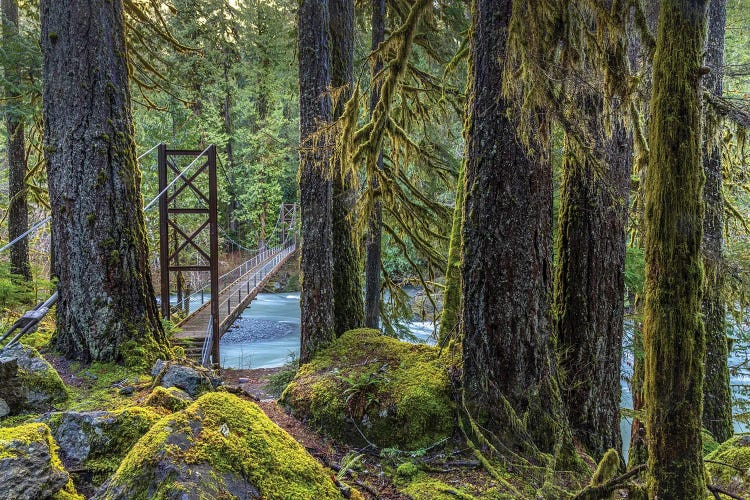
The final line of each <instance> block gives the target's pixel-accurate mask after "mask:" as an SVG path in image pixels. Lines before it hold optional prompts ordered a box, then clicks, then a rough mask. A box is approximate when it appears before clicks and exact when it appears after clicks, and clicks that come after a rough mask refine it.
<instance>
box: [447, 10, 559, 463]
mask: <svg viewBox="0 0 750 500" xmlns="http://www.w3.org/2000/svg"><path fill="white" fill-rule="evenodd" d="M512 3H513V2H512V1H511V0H501V1H498V0H474V2H473V6H472V30H471V35H470V42H471V50H470V56H469V58H470V61H469V64H470V70H469V89H468V103H467V114H468V116H467V120H466V125H465V126H466V129H465V131H464V134H465V137H466V163H465V176H466V180H465V188H466V192H465V208H464V223H463V230H462V231H463V251H462V260H463V267H462V289H463V298H464V305H463V314H462V317H463V328H464V342H463V393H464V401H465V404H466V409H467V410H468V411H469V413H470V414H471V415H472V416H473V418H474V420H476V421H477V422H478V423H479V424H480V425H482V426H483V428H484V429H485V430H487V431H488V432H490V433H492V434H494V436H495V437H496V438H497V440H498V441H500V442H503V443H504V444H505V445H506V446H510V447H511V448H517V449H519V448H520V449H523V448H524V447H525V444H526V443H527V442H528V441H529V440H531V441H533V444H535V445H536V447H537V448H539V449H541V450H542V451H545V452H550V451H552V449H553V448H554V445H555V442H556V438H557V436H556V435H557V432H556V431H557V424H558V422H557V419H558V417H559V413H558V412H559V408H560V399H559V392H558V390H557V385H556V374H555V369H554V366H555V365H554V362H553V356H552V350H551V336H550V330H551V320H550V306H549V300H550V297H551V294H552V276H551V272H552V261H551V257H552V173H551V166H550V164H549V162H548V161H547V160H546V154H545V153H544V152H543V151H535V152H534V156H532V155H531V154H530V153H529V151H528V150H527V148H525V147H524V146H523V145H522V141H521V140H520V139H519V137H518V135H517V127H516V123H515V122H514V121H513V120H511V119H509V116H513V115H514V113H513V112H512V111H511V112H508V108H509V107H511V104H510V102H508V101H506V100H505V99H503V98H502V97H500V96H501V95H502V75H503V60H504V58H505V51H506V40H507V28H508V21H509V19H510V15H511V8H512V7H511V5H512ZM522 422H528V423H530V425H528V426H524V425H523V423H522ZM525 431H528V432H527V433H526V432H525Z"/></svg>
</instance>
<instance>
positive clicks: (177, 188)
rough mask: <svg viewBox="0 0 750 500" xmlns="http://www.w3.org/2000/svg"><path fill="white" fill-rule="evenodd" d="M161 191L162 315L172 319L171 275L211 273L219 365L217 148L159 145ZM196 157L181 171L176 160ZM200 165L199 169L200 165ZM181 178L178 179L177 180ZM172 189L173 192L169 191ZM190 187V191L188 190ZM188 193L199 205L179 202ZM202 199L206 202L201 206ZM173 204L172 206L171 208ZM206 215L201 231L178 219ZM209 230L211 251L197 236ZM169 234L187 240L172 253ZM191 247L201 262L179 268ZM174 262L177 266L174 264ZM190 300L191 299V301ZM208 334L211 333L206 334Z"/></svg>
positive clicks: (215, 356) (214, 343)
mask: <svg viewBox="0 0 750 500" xmlns="http://www.w3.org/2000/svg"><path fill="white" fill-rule="evenodd" d="M158 149H159V192H160V193H162V195H161V196H160V198H159V257H160V258H159V261H160V262H159V264H160V268H161V297H162V300H161V312H162V316H164V317H165V318H169V317H170V313H171V311H170V304H169V283H170V280H169V273H170V272H171V271H208V272H209V273H210V283H211V299H210V300H211V305H210V308H211V316H212V318H213V321H212V322H211V325H212V332H211V339H212V342H211V357H212V360H213V364H214V365H215V366H218V365H219V361H220V359H221V358H220V352H219V340H220V332H219V327H220V324H221V321H220V318H219V224H218V222H219V219H218V213H217V212H218V210H217V209H218V205H219V201H218V200H219V198H218V194H217V186H218V183H217V177H216V146H215V145H213V144H212V145H210V146H209V147H208V148H206V149H205V150H203V151H197V150H182V149H167V146H166V145H164V144H160V145H159V148H158ZM179 156H183V157H193V158H195V160H194V161H193V163H194V164H196V166H195V167H194V168H192V169H191V170H189V171H188V170H187V169H186V170H185V171H182V172H181V171H180V170H179V169H178V167H177V164H176V163H175V162H174V160H173V159H172V158H173V157H179ZM200 157H205V158H206V161H205V163H204V164H203V165H200V163H199V159H200ZM198 165H200V166H198ZM170 172H172V173H173V174H174V176H175V177H174V178H173V180H172V181H171V183H170V182H169V181H168V176H169V173H170ZM201 176H203V177H202V178H203V179H205V177H206V176H207V177H208V192H206V191H205V186H206V184H205V180H203V182H202V183H201ZM178 177H179V180H178ZM167 187H170V188H171V191H172V192H171V193H170V192H168V191H167ZM188 188H189V189H188ZM185 191H191V192H192V194H193V195H194V197H193V199H194V200H197V201H198V203H199V205H200V206H192V207H186V206H182V205H181V204H180V203H179V195H180V193H183V192H185ZM201 200H204V202H207V205H208V207H206V204H204V203H201ZM170 204H172V205H173V206H171V207H170ZM179 215H182V216H187V215H192V216H203V219H202V221H203V223H202V224H201V225H200V226H199V227H198V229H187V228H184V227H181V225H180V220H179V218H178V217H177V216H179ZM206 228H208V231H209V242H208V249H206V248H205V240H203V241H204V243H200V242H199V240H198V237H199V235H200V234H202V233H203V231H204V230H205V229H206ZM170 231H173V232H174V233H176V235H178V236H179V237H181V238H182V239H183V240H184V241H183V243H182V244H181V245H179V246H178V247H177V249H176V250H174V251H173V252H172V253H170V248H169V241H170V240H169V236H170ZM186 247H189V248H190V249H191V250H194V251H195V252H196V253H197V255H198V256H199V257H202V261H203V262H202V263H196V265H180V264H179V262H180V261H179V260H178V259H177V257H178V256H179V254H180V252H181V251H182V250H183V249H185V248H186ZM173 262H175V265H173V264H172V263H173ZM188 300H189V299H188ZM201 303H203V289H201ZM206 333H207V334H208V332H206Z"/></svg>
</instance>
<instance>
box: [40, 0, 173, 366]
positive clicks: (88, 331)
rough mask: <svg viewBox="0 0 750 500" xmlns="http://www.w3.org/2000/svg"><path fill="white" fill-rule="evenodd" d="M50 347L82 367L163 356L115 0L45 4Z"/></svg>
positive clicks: (119, 13)
mask: <svg viewBox="0 0 750 500" xmlns="http://www.w3.org/2000/svg"><path fill="white" fill-rule="evenodd" d="M40 10H41V23H42V36H41V41H42V42H41V43H42V52H43V57H44V64H43V82H44V118H45V120H44V121H45V134H44V137H45V141H44V142H45V150H46V152H47V166H48V177H49V193H50V200H51V205H52V215H53V221H52V226H53V249H54V252H55V270H54V271H55V274H56V275H57V276H58V277H59V279H60V282H59V286H58V290H59V293H60V297H59V301H58V305H57V329H56V332H55V337H54V343H55V345H56V346H57V348H58V349H60V350H61V351H62V352H63V353H64V354H65V355H66V356H67V357H69V358H72V359H78V360H81V361H84V362H89V361H93V360H101V361H110V360H125V361H126V362H131V363H144V362H148V361H149V360H151V359H153V358H156V357H157V356H165V355H167V352H168V351H167V349H168V346H167V340H166V338H165V335H164V331H163V329H162V327H161V323H160V320H159V315H158V311H157V307H156V302H155V300H154V292H153V287H152V284H151V274H150V270H149V266H148V264H149V260H148V246H147V244H146V236H145V234H144V222H143V212H142V210H141V208H140V207H141V203H142V198H141V193H140V173H139V172H140V171H139V169H138V165H137V163H136V152H135V143H134V141H133V124H132V118H131V114H130V92H129V85H128V67H127V60H126V57H127V55H126V47H125V34H124V19H123V10H122V2H121V0H112V1H110V0H107V1H105V0H92V1H83V0H71V1H67V2H57V1H52V0H44V1H42V2H41V4H40Z"/></svg>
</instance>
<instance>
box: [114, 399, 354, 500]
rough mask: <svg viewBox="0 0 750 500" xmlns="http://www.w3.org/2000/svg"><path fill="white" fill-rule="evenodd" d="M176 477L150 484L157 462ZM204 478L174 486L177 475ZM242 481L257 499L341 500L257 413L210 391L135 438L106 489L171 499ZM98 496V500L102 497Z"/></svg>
mask: <svg viewBox="0 0 750 500" xmlns="http://www.w3.org/2000/svg"><path fill="white" fill-rule="evenodd" d="M163 462H168V463H169V464H172V466H173V469H174V470H175V474H174V475H173V476H171V477H168V478H166V480H164V481H162V480H161V478H159V479H157V478H156V470H157V469H159V467H160V466H159V464H160V463H163ZM183 464H184V465H185V466H186V468H187V469H186V470H187V472H185V473H186V474H189V473H190V471H204V469H205V468H206V467H207V468H208V469H207V470H208V471H210V473H204V472H201V475H200V476H198V477H196V476H191V480H190V484H185V483H184V482H181V481H180V479H181V478H180V477H179V476H178V475H177V472H176V471H178V470H179V471H183V472H184V469H182V468H181V466H182V465H183ZM227 477H229V478H237V477H240V478H244V480H246V481H247V482H248V483H249V484H251V485H253V486H254V487H255V488H257V489H258V491H259V493H260V496H261V497H262V498H316V499H318V498H320V499H324V498H340V497H341V495H340V493H339V491H338V490H337V488H336V487H335V485H334V483H333V481H331V479H330V471H327V470H326V469H324V468H323V467H322V466H321V465H320V464H319V463H318V462H317V461H315V459H313V458H312V457H311V456H310V455H309V454H308V453H307V452H306V451H305V450H304V449H303V448H302V447H301V446H300V445H299V444H298V443H297V442H296V441H294V439H292V438H291V436H289V435H288V434H287V433H286V432H285V431H283V430H282V429H281V428H279V427H278V426H277V425H276V424H274V423H273V422H272V421H271V420H270V419H268V417H266V415H265V414H264V413H263V412H262V411H261V409H260V408H259V407H258V406H257V405H255V404H253V403H250V402H247V401H244V400H242V399H240V398H238V397H236V396H234V395H232V394H228V393H222V392H214V393H208V394H205V395H204V396H202V397H201V398H199V399H198V400H197V401H196V402H195V403H193V404H192V405H190V406H189V407H188V408H187V409H185V410H183V411H181V412H178V413H175V414H173V415H170V416H168V417H165V418H163V419H162V420H161V421H159V422H158V423H157V424H156V425H154V426H153V427H152V428H151V430H150V431H149V432H148V433H147V434H146V435H145V436H143V438H141V439H140V440H139V441H138V443H137V444H136V445H135V446H134V447H133V449H132V451H131V452H130V453H129V454H128V455H127V457H126V458H125V460H123V462H122V464H121V465H120V467H119V468H118V469H117V472H115V474H114V475H113V476H112V480H111V482H110V483H109V484H110V488H111V489H115V488H123V487H124V488H126V491H127V493H128V498H134V499H145V498H155V499H158V498H167V497H169V498H172V495H173V494H174V493H175V492H176V491H179V490H180V488H190V489H192V490H193V491H195V488H196V487H198V488H208V489H210V488H219V489H221V488H222V487H223V486H222V485H223V483H224V482H225V479H226V478H227ZM108 497H109V493H108V492H104V494H103V496H102V498H108Z"/></svg>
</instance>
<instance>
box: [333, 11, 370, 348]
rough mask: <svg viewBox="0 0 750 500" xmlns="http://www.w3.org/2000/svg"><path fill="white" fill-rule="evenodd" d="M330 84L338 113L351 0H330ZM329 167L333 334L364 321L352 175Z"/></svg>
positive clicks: (348, 78)
mask: <svg viewBox="0 0 750 500" xmlns="http://www.w3.org/2000/svg"><path fill="white" fill-rule="evenodd" d="M330 3H331V9H330V36H331V87H333V88H339V89H342V92H341V93H340V94H339V96H338V99H337V100H336V105H335V106H334V108H333V119H334V120H335V119H337V118H338V117H339V116H341V113H342V112H343V110H344V104H345V103H346V101H347V100H348V99H349V97H350V96H351V93H352V73H353V67H354V0H330ZM343 167H345V168H342V165H336V166H334V169H333V208H332V217H333V241H335V242H336V244H335V245H334V247H333V308H334V313H333V314H334V329H335V331H336V335H341V334H342V333H344V332H345V331H347V330H351V329H353V328H357V327H361V326H362V324H363V323H364V319H365V318H364V316H365V312H364V304H363V302H362V280H361V278H360V269H359V252H358V249H357V241H356V238H355V234H354V227H353V222H354V220H353V216H354V204H355V202H356V195H357V192H356V184H355V182H356V178H355V177H354V176H353V175H352V173H351V172H350V170H351V169H350V168H348V166H346V165H344V166H343Z"/></svg>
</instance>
